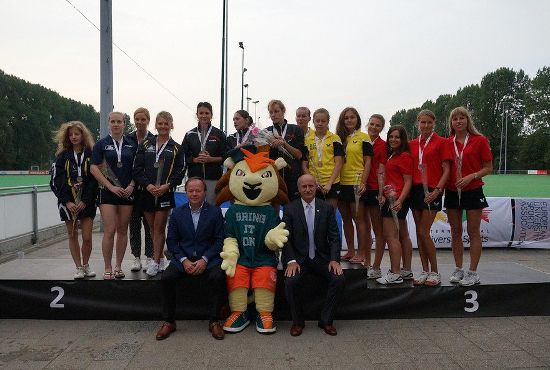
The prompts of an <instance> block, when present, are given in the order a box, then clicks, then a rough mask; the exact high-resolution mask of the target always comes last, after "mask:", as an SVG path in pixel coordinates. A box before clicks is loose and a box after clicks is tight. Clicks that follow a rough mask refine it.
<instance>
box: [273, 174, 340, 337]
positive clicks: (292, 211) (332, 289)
mask: <svg viewBox="0 0 550 370" xmlns="http://www.w3.org/2000/svg"><path fill="white" fill-rule="evenodd" d="M315 190H316V183H315V178H314V177H313V176H311V175H302V176H300V178H299V179H298V191H299V193H300V198H299V199H296V200H294V201H292V202H291V203H289V204H287V205H286V206H285V208H284V216H283V222H285V223H286V228H287V229H288V231H290V235H289V237H288V242H287V243H286V245H285V246H284V248H283V253H282V260H283V265H284V266H286V267H285V290H286V298H287V301H288V303H289V305H290V312H291V315H292V322H293V324H292V327H291V328H290V335H292V336H298V335H300V334H302V330H303V329H304V325H305V324H304V319H303V315H302V305H301V302H300V297H299V295H297V294H296V288H297V286H298V285H299V284H300V281H301V278H302V276H303V275H304V274H308V273H313V274H316V275H319V276H321V277H322V278H324V279H325V280H327V281H328V291H327V296H326V300H325V304H324V306H323V309H322V311H321V318H320V320H319V323H318V326H319V327H320V328H321V329H323V330H324V331H325V333H327V334H329V335H336V334H337V332H336V328H335V327H334V325H333V324H332V320H333V317H334V310H335V309H336V305H337V304H338V299H339V296H340V295H341V292H342V290H343V288H344V274H343V271H342V267H341V266H340V250H341V249H342V243H341V240H340V234H339V233H338V226H337V224H336V216H335V213H334V208H333V207H332V206H331V205H330V204H328V203H326V202H325V201H323V200H321V199H316V198H315Z"/></svg>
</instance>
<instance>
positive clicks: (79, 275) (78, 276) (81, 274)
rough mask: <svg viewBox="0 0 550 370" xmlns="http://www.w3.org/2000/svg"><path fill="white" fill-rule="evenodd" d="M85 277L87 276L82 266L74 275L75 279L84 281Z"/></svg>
mask: <svg viewBox="0 0 550 370" xmlns="http://www.w3.org/2000/svg"><path fill="white" fill-rule="evenodd" d="M84 276H86V274H85V273H84V268H83V267H82V266H79V267H77V268H76V272H75V273H74V279H75V280H77V279H84Z"/></svg>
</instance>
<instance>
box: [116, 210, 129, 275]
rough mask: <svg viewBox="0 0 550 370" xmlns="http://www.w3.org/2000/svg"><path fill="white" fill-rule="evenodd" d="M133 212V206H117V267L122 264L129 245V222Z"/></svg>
mask: <svg viewBox="0 0 550 370" xmlns="http://www.w3.org/2000/svg"><path fill="white" fill-rule="evenodd" d="M131 214H132V206H117V224H116V225H117V226H116V234H117V235H116V265H115V267H116V268H117V269H120V268H121V266H122V260H123V259H124V253H125V252H126V246H127V245H128V223H129V222H130V216H131Z"/></svg>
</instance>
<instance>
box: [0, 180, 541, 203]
mask: <svg viewBox="0 0 550 370" xmlns="http://www.w3.org/2000/svg"><path fill="white" fill-rule="evenodd" d="M483 180H484V181H485V186H484V188H483V189H484V192H485V195H486V196H488V197H528V198H550V176H536V175H490V176H486V177H484V178H483ZM49 181H50V177H49V176H48V175H1V176H0V188H3V187H7V186H23V185H43V184H48V182H49Z"/></svg>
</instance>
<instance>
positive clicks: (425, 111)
mask: <svg viewBox="0 0 550 370" xmlns="http://www.w3.org/2000/svg"><path fill="white" fill-rule="evenodd" d="M422 116H428V117H430V118H431V119H433V120H434V122H435V120H436V119H435V114H434V112H432V111H431V110H429V109H422V110H421V111H420V112H418V115H417V116H416V120H417V121H420V117H422Z"/></svg>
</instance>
